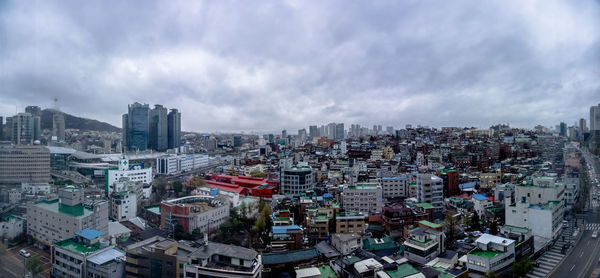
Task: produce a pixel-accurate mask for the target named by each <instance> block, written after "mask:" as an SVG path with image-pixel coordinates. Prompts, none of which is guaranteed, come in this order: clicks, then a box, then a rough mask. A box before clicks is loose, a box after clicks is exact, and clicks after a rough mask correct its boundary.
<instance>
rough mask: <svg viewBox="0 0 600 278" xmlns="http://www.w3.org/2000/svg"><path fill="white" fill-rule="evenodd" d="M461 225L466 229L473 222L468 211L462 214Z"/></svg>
mask: <svg viewBox="0 0 600 278" xmlns="http://www.w3.org/2000/svg"><path fill="white" fill-rule="evenodd" d="M462 221H463V225H464V226H465V227H466V228H467V229H468V228H470V227H471V225H472V224H473V219H472V218H471V215H470V214H469V213H466V214H465V216H463V219H462Z"/></svg>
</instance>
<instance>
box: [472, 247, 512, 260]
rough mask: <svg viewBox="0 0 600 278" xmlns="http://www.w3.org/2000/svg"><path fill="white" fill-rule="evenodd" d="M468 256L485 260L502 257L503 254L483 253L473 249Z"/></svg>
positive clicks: (494, 252)
mask: <svg viewBox="0 0 600 278" xmlns="http://www.w3.org/2000/svg"><path fill="white" fill-rule="evenodd" d="M469 254H471V255H473V256H477V257H482V258H486V259H492V258H494V257H496V256H498V255H502V254H504V252H500V251H489V250H488V251H483V250H479V249H473V251H471V252H469Z"/></svg>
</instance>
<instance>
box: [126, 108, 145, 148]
mask: <svg viewBox="0 0 600 278" xmlns="http://www.w3.org/2000/svg"><path fill="white" fill-rule="evenodd" d="M127 108H128V110H129V111H128V113H127V114H126V115H123V138H124V143H125V144H124V146H125V148H126V149H128V150H138V151H144V150H146V148H147V147H148V114H149V111H150V108H149V107H148V104H140V103H137V102H136V103H134V104H131V105H128V107H127Z"/></svg>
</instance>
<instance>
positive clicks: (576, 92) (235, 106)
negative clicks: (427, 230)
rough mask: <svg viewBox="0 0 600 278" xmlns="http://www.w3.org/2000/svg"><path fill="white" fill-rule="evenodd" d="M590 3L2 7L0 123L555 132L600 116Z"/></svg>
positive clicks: (599, 70)
mask: <svg viewBox="0 0 600 278" xmlns="http://www.w3.org/2000/svg"><path fill="white" fill-rule="evenodd" d="M599 27H600V3H599V2H598V1H584V0H582V1H552V0H540V1H523V0H515V1H507V0H499V1H417V0H415V1H348V0H340V1H328V0H327V1H280V0H277V1H220V0H219V1H208V2H201V1H164V2H151V1H97V2H95V1H83V2H82V1H56V2H53V1H2V0H0V115H2V116H12V115H14V113H15V108H17V109H18V110H19V111H22V110H24V107H25V106H27V105H39V106H42V108H52V107H54V102H53V100H54V98H57V99H58V107H59V108H60V109H61V110H63V111H65V112H68V113H71V114H74V115H78V116H84V117H88V118H94V119H98V120H102V121H106V122H109V123H111V124H113V125H116V126H119V127H120V126H121V123H120V119H121V115H122V114H123V113H125V112H126V110H127V104H129V103H133V102H136V101H137V102H141V103H148V104H150V105H154V104H163V105H165V106H167V107H168V108H179V109H180V110H181V112H182V125H183V126H182V128H183V129H184V130H186V131H216V130H218V131H242V130H245V131H251V130H276V129H283V128H287V129H290V130H295V129H298V128H302V127H307V126H308V125H309V124H326V123H328V122H344V123H346V124H347V125H349V124H351V123H359V124H362V125H368V126H371V125H372V124H382V125H384V126H386V125H394V126H396V127H403V126H404V125H405V124H407V123H411V124H423V125H430V126H438V127H439V126H479V127H488V126H489V125H491V124H495V123H510V124H511V125H513V126H518V127H533V126H534V125H536V124H543V125H547V126H553V125H555V124H557V123H558V122H560V121H565V122H567V123H568V124H572V123H574V122H575V121H576V120H578V119H579V118H581V117H584V118H586V119H587V118H588V117H589V107H590V106H591V105H594V104H598V103H600V28H599Z"/></svg>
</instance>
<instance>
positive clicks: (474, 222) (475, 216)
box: [471, 211, 481, 230]
mask: <svg viewBox="0 0 600 278" xmlns="http://www.w3.org/2000/svg"><path fill="white" fill-rule="evenodd" d="M479 221H480V219H479V214H477V212H476V211H475V212H473V218H471V222H472V224H471V227H472V228H473V229H475V230H479V229H481V223H479Z"/></svg>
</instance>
